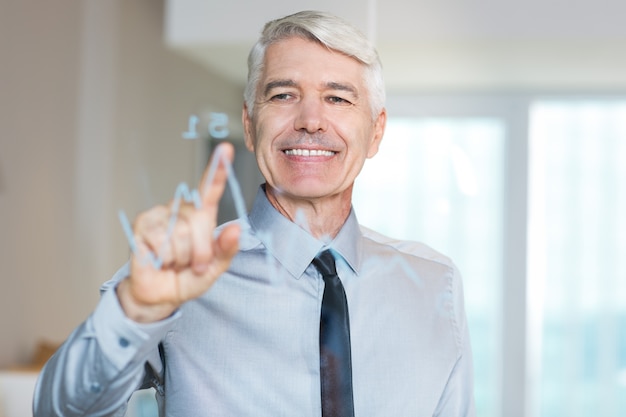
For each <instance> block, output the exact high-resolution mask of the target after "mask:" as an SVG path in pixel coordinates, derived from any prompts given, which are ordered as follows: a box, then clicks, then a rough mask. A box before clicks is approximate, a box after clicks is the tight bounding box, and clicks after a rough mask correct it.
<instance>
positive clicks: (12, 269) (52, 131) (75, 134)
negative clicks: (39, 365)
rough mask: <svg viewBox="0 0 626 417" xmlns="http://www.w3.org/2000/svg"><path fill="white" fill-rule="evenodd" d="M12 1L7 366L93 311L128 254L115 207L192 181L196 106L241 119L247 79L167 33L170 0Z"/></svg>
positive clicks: (3, 127)
mask: <svg viewBox="0 0 626 417" xmlns="http://www.w3.org/2000/svg"><path fill="white" fill-rule="evenodd" d="M0 7H1V10H0V42H2V44H0V47H1V48H0V60H1V61H2V64H1V65H0V70H1V71H2V72H1V73H0V91H1V93H0V280H1V286H0V332H1V334H2V337H1V338H0V368H3V367H6V366H8V365H11V364H15V363H23V362H25V361H27V360H28V359H29V357H30V355H31V354H32V350H33V348H34V346H35V343H36V342H37V341H38V340H40V339H48V340H51V341H62V340H63V339H65V337H67V335H68V334H69V332H70V331H71V330H72V329H73V328H74V327H75V326H76V325H77V324H78V323H80V322H81V321H82V320H84V319H85V317H86V316H87V315H88V314H89V312H90V311H91V310H92V309H93V307H94V305H95V303H96V302H97V299H98V288H99V286H100V284H101V283H102V282H103V281H105V280H106V279H108V278H109V277H110V276H111V274H112V273H113V272H114V271H115V269H116V268H117V267H118V266H119V265H120V264H122V263H123V262H124V261H125V260H126V258H127V253H128V249H127V245H126V243H125V240H124V238H123V235H122V232H121V228H120V226H119V223H118V220H117V210H118V209H120V208H123V209H124V210H126V212H127V213H128V214H129V215H131V216H132V215H133V214H134V213H136V212H137V211H138V210H140V209H143V208H146V207H148V206H149V205H151V204H154V203H156V202H167V200H168V199H169V198H171V196H172V195H173V192H174V190H175V188H176V185H177V184H178V183H179V182H180V181H187V182H194V181H195V180H196V178H197V177H198V175H199V174H198V165H199V163H200V161H199V157H198V156H197V155H198V153H199V150H200V149H201V148H203V146H202V145H204V144H203V143H200V142H199V141H183V140H182V139H181V132H182V131H184V130H185V128H186V123H187V119H188V117H189V115H190V114H191V113H193V112H198V111H199V110H202V109H206V108H208V109H214V110H219V111H224V112H227V113H229V115H230V116H231V117H233V118H236V119H238V117H239V111H240V106H241V89H240V88H239V87H235V86H233V85H231V84H229V83H228V82H226V81H225V80H223V79H221V78H219V77H217V76H215V75H212V74H210V73H209V72H207V70H206V69H204V68H201V67H199V66H198V65H197V64H194V63H192V62H190V61H188V60H187V59H185V58H183V57H181V56H179V55H177V54H176V53H174V52H172V51H170V50H167V49H166V47H164V46H163V42H162V30H163V4H162V2H161V1H155V0H133V1H124V0H86V1H76V0H57V1H55V2H40V1H35V0H3V2H2V4H1V6H0ZM242 65H244V63H242ZM200 154H202V153H201V152H200Z"/></svg>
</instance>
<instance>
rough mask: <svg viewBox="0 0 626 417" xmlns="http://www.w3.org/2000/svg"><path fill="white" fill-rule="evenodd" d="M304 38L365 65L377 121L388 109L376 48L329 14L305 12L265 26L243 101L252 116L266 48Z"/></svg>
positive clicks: (251, 62) (250, 60) (254, 52)
mask: <svg viewBox="0 0 626 417" xmlns="http://www.w3.org/2000/svg"><path fill="white" fill-rule="evenodd" d="M294 36H297V37H301V38H304V39H310V40H312V41H315V42H319V43H320V44H322V45H324V46H326V47H328V48H330V49H333V50H335V51H338V52H341V53H343V54H345V55H347V56H349V57H352V58H354V59H356V60H357V61H359V62H361V63H362V64H363V65H365V74H364V78H365V80H364V81H365V85H366V86H367V88H368V96H369V100H370V106H371V111H372V118H376V117H377V116H378V114H379V113H380V112H381V110H382V109H383V107H384V105H385V84H384V81H383V71H382V64H381V62H380V58H379V57H378V53H377V52H376V49H375V48H374V46H373V45H372V44H371V43H370V42H369V40H368V39H367V38H366V37H365V36H364V35H363V34H362V33H361V32H360V31H359V30H358V29H356V28H355V27H354V26H352V25H350V24H349V23H347V22H346V21H344V20H342V19H340V18H339V17H337V16H334V15H332V14H329V13H324V12H317V11H302V12H299V13H295V14H292V15H289V16H286V17H283V18H281V19H276V20H272V21H270V22H268V23H266V24H265V27H264V28H263V31H262V32H261V37H260V38H259V40H258V41H257V42H256V43H255V44H254V46H253V47H252V49H251V50H250V54H249V55H248V82H247V84H246V88H245V90H244V100H245V102H246V106H247V108H248V114H249V115H250V116H252V114H253V109H254V104H255V99H256V93H257V88H258V83H259V80H260V78H261V73H262V72H263V65H264V60H265V52H266V50H267V47H268V46H270V45H272V44H273V43H276V42H278V41H281V40H284V39H288V38H291V37H294Z"/></svg>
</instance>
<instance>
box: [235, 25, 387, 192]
mask: <svg viewBox="0 0 626 417" xmlns="http://www.w3.org/2000/svg"><path fill="white" fill-rule="evenodd" d="M385 121H386V113H385V111H384V110H383V111H382V112H381V113H380V114H379V115H378V116H377V117H376V119H375V120H373V119H372V113H371V108H370V101H369V97H368V95H367V90H366V86H365V83H364V66H363V64H361V63H360V62H358V61H356V60H355V59H353V58H350V57H347V56H345V55H343V54H341V53H339V52H335V51H332V50H329V49H328V48H326V47H323V46H321V45H320V44H318V43H315V42H312V41H309V40H305V39H302V38H297V37H294V38H290V39H286V40H282V41H280V42H278V43H275V44H273V45H271V46H269V47H268V49H267V51H266V56H265V69H264V71H263V73H262V75H261V78H260V80H259V84H258V88H257V96H256V103H255V107H254V114H253V115H252V116H251V117H249V116H248V114H247V111H246V109H244V113H243V123H244V129H245V135H246V145H247V147H248V149H250V150H251V151H253V152H255V154H256V158H257V162H258V164H259V168H260V170H261V173H262V174H263V176H264V177H265V179H266V181H267V183H268V184H269V185H270V186H271V187H272V188H273V190H274V191H276V192H278V193H280V194H281V195H283V196H285V197H287V198H290V199H295V200H298V199H304V200H313V199H320V198H326V197H333V196H342V197H346V198H348V199H349V198H350V196H351V192H352V184H353V182H354V179H355V178H356V176H357V174H358V173H359V171H360V170H361V168H362V166H363V163H364V162H365V159H366V158H371V157H372V156H374V155H375V154H376V152H377V151H378V145H379V143H380V140H381V138H382V135H383V131H384V127H385Z"/></svg>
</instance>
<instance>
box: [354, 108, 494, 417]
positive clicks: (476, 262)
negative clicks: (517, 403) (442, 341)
mask: <svg viewBox="0 0 626 417" xmlns="http://www.w3.org/2000/svg"><path fill="white" fill-rule="evenodd" d="M504 141H505V128H504V123H503V122H502V121H501V120H500V119H495V118H494V119H491V118H450V119H447V118H397V119H390V120H389V123H388V126H387V131H386V133H385V139H384V140H383V142H382V145H381V149H380V152H379V154H378V155H376V156H375V157H374V158H373V159H371V160H368V161H367V163H366V164H365V167H364V169H363V172H362V173H361V175H360V176H359V178H358V180H357V183H356V185H355V191H354V198H353V201H354V205H355V208H356V212H357V216H358V218H359V221H360V222H361V223H362V224H364V225H366V226H368V227H370V228H372V229H374V230H377V231H379V232H381V233H383V234H386V235H389V236H391V237H394V238H399V239H409V240H415V241H421V242H424V243H426V244H428V245H430V246H432V247H433V248H434V249H436V250H438V251H440V252H443V253H444V254H446V255H448V256H450V257H451V258H452V259H453V260H454V261H455V263H456V264H457V265H458V266H459V269H460V270H461V273H462V275H463V281H464V286H465V298H466V300H465V301H466V308H467V315H468V321H469V326H470V332H471V338H472V346H473V350H474V363H475V369H476V401H477V407H478V415H480V416H481V417H495V416H498V415H499V414H500V413H499V410H500V404H499V398H500V387H499V386H500V384H499V380H500V379H499V375H500V372H501V369H500V367H499V364H500V358H501V352H500V346H501V344H500V337H501V332H500V325H501V323H500V317H501V281H500V277H501V276H502V264H501V259H502V247H503V236H502V233H503V232H502V218H503V213H502V209H503V175H504V174H503V168H504V167H503V160H504V145H505V143H504Z"/></svg>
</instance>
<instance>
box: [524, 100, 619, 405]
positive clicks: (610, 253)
mask: <svg viewBox="0 0 626 417" xmlns="http://www.w3.org/2000/svg"><path fill="white" fill-rule="evenodd" d="M530 114H531V119H530V120H531V125H530V159H529V161H530V170H529V172H530V177H529V191H530V193H529V220H530V221H529V235H528V236H529V239H528V289H529V291H528V311H529V318H530V320H529V331H530V334H529V342H530V343H529V349H530V351H531V352H530V353H531V358H532V360H531V361H530V362H529V364H528V365H529V370H530V372H531V373H530V375H529V376H530V377H531V378H532V379H533V380H534V381H535V382H536V383H535V384H533V387H534V391H533V392H530V393H529V394H530V395H531V398H532V399H533V402H532V404H533V412H534V415H535V416H541V417H559V416H568V417H583V416H584V417H595V416H603V417H618V416H624V415H626V101H615V100H603V101H597V100H595V101H590V100H579V101H564V100H560V101H555V100H552V101H540V102H537V103H535V104H534V105H533V106H532V107H531V113H530Z"/></svg>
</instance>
